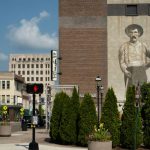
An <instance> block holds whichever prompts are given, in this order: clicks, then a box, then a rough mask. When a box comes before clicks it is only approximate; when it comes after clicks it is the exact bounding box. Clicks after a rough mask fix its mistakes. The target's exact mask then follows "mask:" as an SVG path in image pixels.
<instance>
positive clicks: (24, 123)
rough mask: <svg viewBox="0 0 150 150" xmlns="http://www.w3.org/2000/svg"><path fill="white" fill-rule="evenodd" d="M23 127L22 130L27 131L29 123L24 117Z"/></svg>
mask: <svg viewBox="0 0 150 150" xmlns="http://www.w3.org/2000/svg"><path fill="white" fill-rule="evenodd" d="M21 127H22V131H27V123H26V121H25V120H24V119H22V123H21Z"/></svg>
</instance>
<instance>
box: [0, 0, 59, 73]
mask: <svg viewBox="0 0 150 150" xmlns="http://www.w3.org/2000/svg"><path fill="white" fill-rule="evenodd" d="M52 49H53V50H57V49H58V0H0V71H8V63H9V54H36V53H37V54H39V53H49V52H50V50H52Z"/></svg>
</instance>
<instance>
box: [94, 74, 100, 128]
mask: <svg viewBox="0 0 150 150" xmlns="http://www.w3.org/2000/svg"><path fill="white" fill-rule="evenodd" d="M95 81H96V83H97V87H96V88H97V111H98V128H99V124H100V106H99V100H100V98H99V91H100V87H101V85H100V82H101V78H100V76H97V77H96V79H95Z"/></svg>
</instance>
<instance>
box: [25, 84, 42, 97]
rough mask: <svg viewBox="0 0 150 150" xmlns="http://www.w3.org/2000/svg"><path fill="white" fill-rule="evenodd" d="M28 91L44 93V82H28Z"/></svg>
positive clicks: (30, 92)
mask: <svg viewBox="0 0 150 150" xmlns="http://www.w3.org/2000/svg"><path fill="white" fill-rule="evenodd" d="M26 91H27V93H29V94H42V93H43V84H38V83H34V84H27V86H26Z"/></svg>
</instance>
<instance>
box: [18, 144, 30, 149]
mask: <svg viewBox="0 0 150 150" xmlns="http://www.w3.org/2000/svg"><path fill="white" fill-rule="evenodd" d="M16 146H21V147H24V148H26V149H29V145H25V144H24V145H23V144H16Z"/></svg>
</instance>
